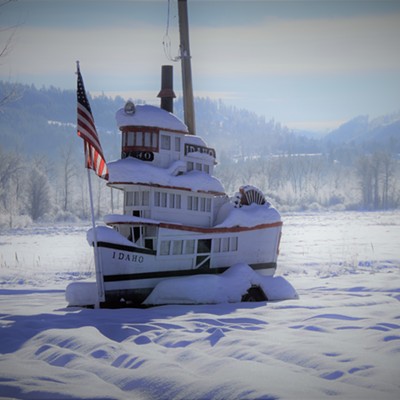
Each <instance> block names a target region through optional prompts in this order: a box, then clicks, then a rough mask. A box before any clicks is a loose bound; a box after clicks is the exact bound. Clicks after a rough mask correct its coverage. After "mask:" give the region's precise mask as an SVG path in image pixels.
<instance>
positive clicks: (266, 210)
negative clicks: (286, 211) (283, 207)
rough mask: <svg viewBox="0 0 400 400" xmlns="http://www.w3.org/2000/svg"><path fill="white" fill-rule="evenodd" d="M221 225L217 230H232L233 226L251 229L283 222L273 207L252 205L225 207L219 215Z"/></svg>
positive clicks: (217, 226) (228, 205) (229, 205)
mask: <svg viewBox="0 0 400 400" xmlns="http://www.w3.org/2000/svg"><path fill="white" fill-rule="evenodd" d="M218 220H220V221H221V220H222V222H221V223H219V224H218V225H216V226H215V227H216V228H231V227H233V226H244V227H251V226H257V225H261V224H273V223H275V222H280V221H281V216H280V214H279V212H278V211H277V210H276V208H274V207H272V206H271V205H269V204H268V205H267V204H264V205H259V204H254V203H253V204H250V205H249V206H243V207H241V208H235V207H234V206H233V204H231V203H229V204H226V205H224V206H223V207H222V208H221V210H220V212H219V214H218Z"/></svg>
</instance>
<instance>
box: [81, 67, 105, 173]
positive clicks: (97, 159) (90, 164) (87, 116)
mask: <svg viewBox="0 0 400 400" xmlns="http://www.w3.org/2000/svg"><path fill="white" fill-rule="evenodd" d="M77 75H78V81H77V133H78V135H79V136H80V137H81V138H82V139H83V141H84V152H85V166H86V168H90V169H93V170H94V171H95V172H96V174H97V175H98V176H99V177H100V178H104V179H107V180H108V168H107V164H106V161H105V159H104V155H103V149H102V148H101V144H100V140H99V136H98V135H97V131H96V126H95V124H94V119H93V115H92V110H91V108H90V104H89V101H88V99H87V97H86V92H85V86H84V84H83V79H82V75H81V72H80V70H79V66H78V72H77Z"/></svg>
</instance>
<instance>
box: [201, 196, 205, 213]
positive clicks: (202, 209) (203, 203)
mask: <svg viewBox="0 0 400 400" xmlns="http://www.w3.org/2000/svg"><path fill="white" fill-rule="evenodd" d="M200 211H203V212H205V211H206V199H205V198H204V197H202V198H201V199H200Z"/></svg>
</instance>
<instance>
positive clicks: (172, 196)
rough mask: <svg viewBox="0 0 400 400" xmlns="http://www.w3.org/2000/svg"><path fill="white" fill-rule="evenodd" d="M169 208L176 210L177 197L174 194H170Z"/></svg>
mask: <svg viewBox="0 0 400 400" xmlns="http://www.w3.org/2000/svg"><path fill="white" fill-rule="evenodd" d="M168 207H169V208H175V195H174V194H173V193H170V194H169V204H168Z"/></svg>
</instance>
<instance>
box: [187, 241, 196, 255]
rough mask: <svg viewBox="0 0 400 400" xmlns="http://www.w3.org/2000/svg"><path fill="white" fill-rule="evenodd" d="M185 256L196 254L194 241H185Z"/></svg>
mask: <svg viewBox="0 0 400 400" xmlns="http://www.w3.org/2000/svg"><path fill="white" fill-rule="evenodd" d="M185 254H194V240H186V241H185Z"/></svg>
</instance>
